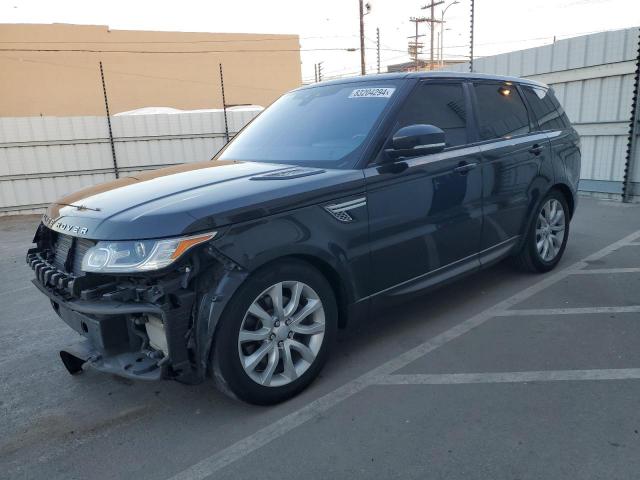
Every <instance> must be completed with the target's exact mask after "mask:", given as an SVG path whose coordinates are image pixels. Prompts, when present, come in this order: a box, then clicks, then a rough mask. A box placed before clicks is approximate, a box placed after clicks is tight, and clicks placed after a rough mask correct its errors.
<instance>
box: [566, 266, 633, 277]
mask: <svg viewBox="0 0 640 480" xmlns="http://www.w3.org/2000/svg"><path fill="white" fill-rule="evenodd" d="M638 272H640V268H636V267H631V268H592V269H590V270H576V271H574V272H573V274H574V275H598V274H607V273H638Z"/></svg>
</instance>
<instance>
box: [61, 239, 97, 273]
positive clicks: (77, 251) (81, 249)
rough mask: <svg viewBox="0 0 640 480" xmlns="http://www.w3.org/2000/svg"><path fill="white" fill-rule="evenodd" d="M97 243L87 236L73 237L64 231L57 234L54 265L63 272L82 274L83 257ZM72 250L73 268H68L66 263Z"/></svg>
mask: <svg viewBox="0 0 640 480" xmlns="http://www.w3.org/2000/svg"><path fill="white" fill-rule="evenodd" d="M94 245H95V242H94V241H93V240H87V239H86V238H78V237H72V236H70V235H65V234H63V233H58V234H56V238H55V240H54V244H53V261H52V263H53V265H54V266H55V267H56V268H57V269H58V270H62V271H63V272H67V273H73V274H75V275H80V274H81V273H82V270H81V267H82V257H84V254H85V253H86V252H87V250H89V249H90V248H91V247H93V246H94ZM70 250H73V251H72V256H73V258H72V260H73V261H72V264H71V268H70V269H69V270H67V269H66V268H65V263H66V261H67V258H69V251H70Z"/></svg>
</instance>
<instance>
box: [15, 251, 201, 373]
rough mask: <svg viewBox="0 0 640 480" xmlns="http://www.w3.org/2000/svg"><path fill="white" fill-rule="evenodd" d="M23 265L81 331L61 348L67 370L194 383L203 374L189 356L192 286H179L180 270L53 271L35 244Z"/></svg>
mask: <svg viewBox="0 0 640 480" xmlns="http://www.w3.org/2000/svg"><path fill="white" fill-rule="evenodd" d="M27 263H28V264H29V265H30V266H31V267H32V268H33V270H34V271H35V273H36V278H35V279H34V280H33V284H34V285H35V286H36V287H37V288H38V289H39V290H40V291H41V292H42V293H44V294H45V295H47V297H49V299H50V300H51V304H52V306H53V309H54V310H55V312H56V313H57V314H58V316H59V317H60V318H61V319H62V320H63V321H64V322H65V323H66V324H67V325H69V326H70V327H71V328H73V329H74V330H75V331H76V332H77V333H79V334H80V335H82V336H83V337H84V340H83V341H81V342H78V343H76V344H74V345H71V346H69V347H67V348H64V349H62V350H61V352H60V357H61V359H62V361H63V363H64V365H65V367H66V368H67V370H68V371H69V373H71V374H77V373H80V372H81V371H82V365H83V364H85V363H86V364H87V365H89V366H91V367H93V368H95V369H97V370H100V371H103V372H107V373H112V374H115V375H119V376H122V377H128V378H133V379H140V380H158V379H161V378H174V379H178V380H181V381H184V382H185V383H196V382H197V381H199V379H201V377H202V376H203V373H202V372H200V371H198V362H194V361H193V358H192V357H193V350H194V347H195V342H194V340H193V338H192V333H193V331H192V328H191V327H192V313H193V305H194V299H195V292H194V291H192V290H190V289H188V288H183V286H184V283H185V281H184V278H183V276H181V275H178V272H174V274H173V275H170V276H169V277H168V278H159V279H155V280H154V281H153V282H150V283H149V282H147V283H145V282H143V281H136V280H135V279H131V278H117V277H97V276H90V275H89V276H77V277H76V276H73V275H71V274H68V273H65V272H61V271H59V270H58V269H56V268H55V266H54V265H53V264H52V263H51V262H49V261H48V260H47V257H46V255H43V254H42V253H41V252H40V251H38V249H31V250H29V252H28V253H27ZM190 347H192V348H191V351H190Z"/></svg>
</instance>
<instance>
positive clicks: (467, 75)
mask: <svg viewBox="0 0 640 480" xmlns="http://www.w3.org/2000/svg"><path fill="white" fill-rule="evenodd" d="M410 78H456V79H464V80H495V81H498V82H513V83H524V84H529V85H535V86H537V87H543V88H548V86H547V85H545V84H544V83H540V82H536V81H535V80H529V79H528V78H520V77H509V76H505V75H491V74H487V73H475V72H474V73H471V72H464V73H463V72H447V71H443V70H438V71H436V72H397V73H378V74H373V75H359V76H357V77H344V78H337V79H335V80H327V81H324V82H318V83H312V84H310V85H305V86H303V87H301V88H303V89H304V88H309V87H315V86H318V85H336V84H341V83H364V82H370V81H372V80H401V79H410Z"/></svg>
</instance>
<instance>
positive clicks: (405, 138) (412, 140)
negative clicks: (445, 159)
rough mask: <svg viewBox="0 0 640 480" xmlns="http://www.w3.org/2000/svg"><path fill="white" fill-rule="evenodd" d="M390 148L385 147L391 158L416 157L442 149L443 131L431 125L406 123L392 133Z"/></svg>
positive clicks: (443, 145)
mask: <svg viewBox="0 0 640 480" xmlns="http://www.w3.org/2000/svg"><path fill="white" fill-rule="evenodd" d="M390 143H391V145H390V147H391V148H387V149H385V152H386V153H387V155H389V156H390V157H391V158H393V159H396V158H401V157H417V156H420V155H427V154H429V153H438V152H441V151H442V150H444V147H445V141H444V132H443V131H442V130H441V129H439V128H438V127H435V126H433V125H421V124H418V125H408V126H406V127H402V128H401V129H400V130H398V131H397V132H396V133H394V135H393V138H392V139H391V142H390Z"/></svg>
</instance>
